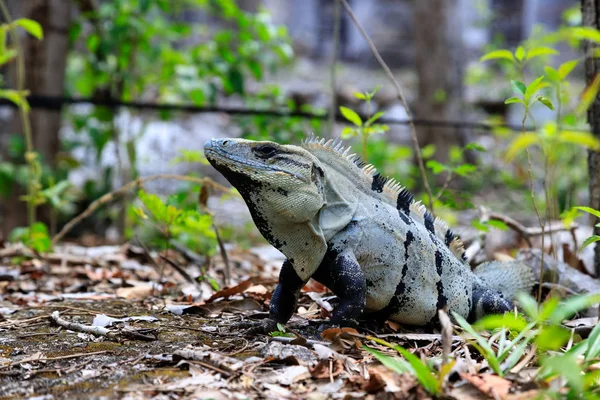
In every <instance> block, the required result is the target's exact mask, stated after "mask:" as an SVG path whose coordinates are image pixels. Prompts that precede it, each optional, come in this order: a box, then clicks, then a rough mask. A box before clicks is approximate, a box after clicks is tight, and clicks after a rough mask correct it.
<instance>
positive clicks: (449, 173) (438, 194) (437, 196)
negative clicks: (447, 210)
mask: <svg viewBox="0 0 600 400" xmlns="http://www.w3.org/2000/svg"><path fill="white" fill-rule="evenodd" d="M452 178H453V176H452V171H448V172H447V173H446V181H445V182H444V184H443V185H442V187H441V188H440V190H439V191H438V192H437V194H436V195H435V199H433V201H438V200H439V199H440V198H441V197H442V195H443V194H444V192H445V191H446V189H448V186H449V185H450V182H451V181H452Z"/></svg>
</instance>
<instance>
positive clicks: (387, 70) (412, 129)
mask: <svg viewBox="0 0 600 400" xmlns="http://www.w3.org/2000/svg"><path fill="white" fill-rule="evenodd" d="M340 1H341V2H342V4H343V5H344V8H345V9H346V11H347V12H348V15H349V16H350V18H351V19H352V22H354V25H355V26H356V28H358V30H359V31H360V33H361V35H362V36H363V38H364V39H365V40H366V41H367V44H368V45H369V48H370V49H371V52H372V53H373V56H375V58H376V59H377V61H378V62H379V65H381V68H383V70H384V71H385V73H386V74H387V76H388V78H389V79H390V81H391V82H392V84H393V85H394V88H395V89H396V95H397V97H398V99H399V100H400V103H402V107H404V110H405V111H406V116H407V119H408V125H409V127H410V136H411V139H412V143H413V148H414V151H415V155H416V156H417V163H418V165H419V171H420V172H421V178H422V179H423V185H424V186H425V191H426V192H427V196H428V197H429V208H430V210H431V212H432V213H433V212H434V205H433V194H432V192H431V187H430V186H429V181H428V180H427V175H426V173H425V164H424V163H423V156H422V155H421V148H420V147H419V139H418V138H417V130H416V128H415V124H414V121H413V118H412V114H411V112H410V109H409V108H408V102H407V101H406V98H405V97H404V94H403V93H402V88H401V87H400V85H399V84H398V81H396V78H394V74H393V73H392V71H391V70H390V67H388V65H387V64H386V63H385V61H383V58H381V55H380V54H379V51H378V50H377V48H376V47H375V45H374V44H373V41H371V39H370V38H369V35H368V34H367V32H366V31H365V30H364V29H363V27H362V26H361V25H360V22H358V19H357V18H356V15H354V12H353V11H352V8H350V5H349V4H348V1H346V0H340Z"/></svg>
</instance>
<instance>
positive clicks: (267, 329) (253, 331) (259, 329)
mask: <svg viewBox="0 0 600 400" xmlns="http://www.w3.org/2000/svg"><path fill="white" fill-rule="evenodd" d="M237 327H238V328H241V329H246V331H245V332H244V333H245V334H246V335H268V334H269V333H271V332H274V331H276V330H277V321H275V320H273V319H271V318H265V319H263V320H260V321H243V322H240V323H239V324H237Z"/></svg>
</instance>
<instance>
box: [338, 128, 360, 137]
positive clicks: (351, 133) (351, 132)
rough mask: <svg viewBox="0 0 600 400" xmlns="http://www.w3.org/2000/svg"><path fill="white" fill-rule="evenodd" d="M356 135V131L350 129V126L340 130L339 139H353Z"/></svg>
mask: <svg viewBox="0 0 600 400" xmlns="http://www.w3.org/2000/svg"><path fill="white" fill-rule="evenodd" d="M357 134H358V132H357V131H356V129H355V128H352V127H350V126H345V127H344V129H342V134H341V137H342V139H347V138H351V137H354V136H356V135H357Z"/></svg>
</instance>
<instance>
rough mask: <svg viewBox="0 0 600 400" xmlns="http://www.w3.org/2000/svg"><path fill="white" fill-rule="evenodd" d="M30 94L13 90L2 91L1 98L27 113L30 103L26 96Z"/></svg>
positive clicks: (0, 91) (0, 90)
mask: <svg viewBox="0 0 600 400" xmlns="http://www.w3.org/2000/svg"><path fill="white" fill-rule="evenodd" d="M27 94H29V92H27V91H22V92H19V91H17V90H12V89H0V98H3V99H7V100H10V101H12V102H13V103H15V104H16V105H17V106H19V107H20V108H22V109H23V110H24V111H25V112H29V110H30V108H29V103H28V102H27V99H26V98H25V96H26V95H27Z"/></svg>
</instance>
